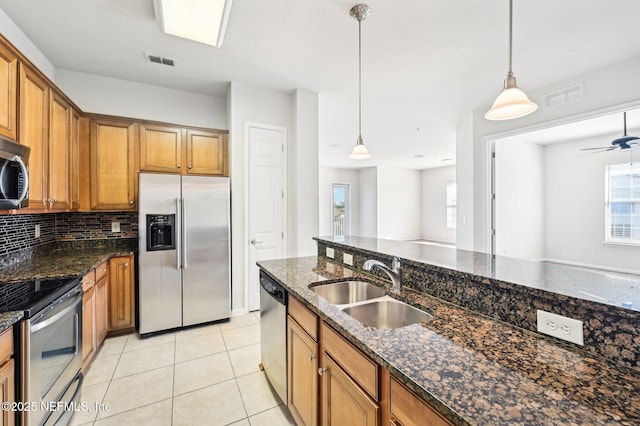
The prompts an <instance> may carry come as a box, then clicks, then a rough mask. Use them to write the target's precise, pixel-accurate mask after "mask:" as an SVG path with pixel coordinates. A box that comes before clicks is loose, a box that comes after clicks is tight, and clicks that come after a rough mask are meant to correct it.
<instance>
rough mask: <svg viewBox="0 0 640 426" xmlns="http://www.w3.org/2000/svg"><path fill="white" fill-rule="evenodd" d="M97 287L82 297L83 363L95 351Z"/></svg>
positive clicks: (93, 287)
mask: <svg viewBox="0 0 640 426" xmlns="http://www.w3.org/2000/svg"><path fill="white" fill-rule="evenodd" d="M94 307H95V286H91V287H89V288H88V289H87V290H86V291H85V292H84V295H83V297H82V361H83V363H84V362H86V360H88V359H90V358H91V356H92V355H93V351H94V350H95V343H94V342H95V339H94V337H95V333H94V322H93V319H94V312H95V311H94Z"/></svg>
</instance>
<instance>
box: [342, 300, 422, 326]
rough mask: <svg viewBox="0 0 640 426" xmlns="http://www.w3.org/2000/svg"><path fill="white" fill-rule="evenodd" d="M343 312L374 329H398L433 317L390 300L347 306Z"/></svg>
mask: <svg viewBox="0 0 640 426" xmlns="http://www.w3.org/2000/svg"><path fill="white" fill-rule="evenodd" d="M343 311H344V312H345V313H347V314H349V315H351V316H352V317H353V318H355V319H357V320H358V321H360V322H361V323H362V324H364V325H367V326H370V327H375V328H400V327H405V326H407V325H411V324H417V323H420V322H424V321H427V320H430V319H432V318H433V315H430V314H428V313H426V312H423V311H421V310H420V309H416V308H414V307H413V306H410V305H407V304H406V303H403V302H399V301H397V300H393V299H391V298H388V299H384V300H376V301H374V302H369V303H363V304H359V305H354V306H349V307H347V308H344V309H343Z"/></svg>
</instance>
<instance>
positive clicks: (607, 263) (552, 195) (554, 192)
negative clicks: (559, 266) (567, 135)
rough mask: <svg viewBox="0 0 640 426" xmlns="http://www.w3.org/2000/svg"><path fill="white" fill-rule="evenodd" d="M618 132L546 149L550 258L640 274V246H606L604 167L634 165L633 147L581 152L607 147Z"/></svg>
mask: <svg viewBox="0 0 640 426" xmlns="http://www.w3.org/2000/svg"><path fill="white" fill-rule="evenodd" d="M619 136H620V134H611V135H604V136H599V137H597V138H590V139H584V140H578V141H573V142H567V143H560V144H554V145H549V146H547V147H546V148H545V152H544V157H545V160H544V161H545V164H546V184H545V195H546V200H545V206H546V208H545V219H546V226H545V240H546V254H545V255H546V257H547V258H548V259H550V260H556V261H562V262H569V263H577V264H582V265H590V266H596V267H608V268H614V269H621V270H629V271H636V272H640V263H639V262H638V258H639V257H640V249H638V247H625V246H621V245H610V244H604V239H605V218H604V212H605V208H604V207H605V206H604V201H605V198H604V197H605V177H604V173H605V172H604V168H605V165H608V164H620V163H629V161H630V159H631V152H629V151H630V150H627V151H621V150H616V151H611V152H601V153H598V154H590V155H580V154H581V152H580V149H581V148H585V147H597V146H606V145H608V143H609V141H611V140H612V139H614V138H616V137H619ZM634 154H635V155H634V157H635V158H634V162H637V161H640V152H638V151H636V153H634Z"/></svg>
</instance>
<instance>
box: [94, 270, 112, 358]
mask: <svg viewBox="0 0 640 426" xmlns="http://www.w3.org/2000/svg"><path fill="white" fill-rule="evenodd" d="M105 268H106V267H105ZM95 289H96V294H95V300H96V305H95V319H96V321H95V325H96V330H95V333H96V346H97V347H100V345H101V344H102V342H103V341H104V339H105V337H107V332H108V331H109V325H108V320H109V296H108V295H109V280H108V279H107V277H106V276H105V277H103V278H102V279H101V280H99V281H98V282H97V283H96V285H95Z"/></svg>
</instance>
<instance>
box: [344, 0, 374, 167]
mask: <svg viewBox="0 0 640 426" xmlns="http://www.w3.org/2000/svg"><path fill="white" fill-rule="evenodd" d="M369 12H371V8H369V6H367V5H366V4H356V5H355V6H353V7H352V8H351V10H350V11H349V14H350V15H351V17H352V18H353V19H355V20H357V21H358V140H357V141H356V146H354V147H353V151H351V155H349V158H351V159H352V160H367V159H369V158H371V153H369V150H368V149H367V147H366V146H365V144H364V142H363V141H362V21H364V20H365V19H366V17H367V16H369Z"/></svg>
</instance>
